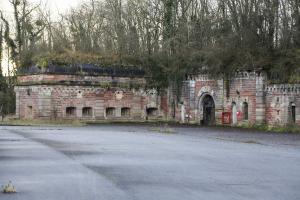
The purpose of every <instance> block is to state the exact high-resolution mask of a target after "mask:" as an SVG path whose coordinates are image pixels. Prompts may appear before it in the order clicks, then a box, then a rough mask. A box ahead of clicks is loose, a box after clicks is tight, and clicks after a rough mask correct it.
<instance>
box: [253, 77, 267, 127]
mask: <svg viewBox="0 0 300 200" xmlns="http://www.w3.org/2000/svg"><path fill="white" fill-rule="evenodd" d="M265 81H266V78H265V76H264V75H263V74H261V73H259V74H257V75H256V105H255V116H256V118H255V121H256V123H258V124H263V123H266V100H265V99H266V95H265V91H264V90H265Z"/></svg>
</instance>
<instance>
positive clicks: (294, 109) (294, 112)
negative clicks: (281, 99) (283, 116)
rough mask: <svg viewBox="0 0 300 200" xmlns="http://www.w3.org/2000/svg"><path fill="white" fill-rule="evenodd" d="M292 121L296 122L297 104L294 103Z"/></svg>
mask: <svg viewBox="0 0 300 200" xmlns="http://www.w3.org/2000/svg"><path fill="white" fill-rule="evenodd" d="M292 123H296V106H295V105H292Z"/></svg>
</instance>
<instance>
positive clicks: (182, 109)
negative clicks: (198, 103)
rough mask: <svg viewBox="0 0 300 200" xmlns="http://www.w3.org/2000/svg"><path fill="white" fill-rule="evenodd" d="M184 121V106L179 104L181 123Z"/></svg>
mask: <svg viewBox="0 0 300 200" xmlns="http://www.w3.org/2000/svg"><path fill="white" fill-rule="evenodd" d="M184 122H185V106H184V105H183V104H182V105H181V123H184Z"/></svg>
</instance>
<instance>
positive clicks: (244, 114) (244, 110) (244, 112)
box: [243, 102, 249, 120]
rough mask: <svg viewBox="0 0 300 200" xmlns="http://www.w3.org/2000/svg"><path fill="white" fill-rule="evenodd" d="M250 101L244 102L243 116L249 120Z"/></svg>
mask: <svg viewBox="0 0 300 200" xmlns="http://www.w3.org/2000/svg"><path fill="white" fill-rule="evenodd" d="M248 113H249V112H248V103H247V102H244V103H243V116H244V120H248V119H249V114H248Z"/></svg>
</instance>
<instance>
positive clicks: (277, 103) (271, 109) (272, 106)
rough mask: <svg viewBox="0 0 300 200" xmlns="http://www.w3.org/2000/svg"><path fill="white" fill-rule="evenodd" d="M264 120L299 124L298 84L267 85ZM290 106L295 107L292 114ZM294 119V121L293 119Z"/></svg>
mask: <svg viewBox="0 0 300 200" xmlns="http://www.w3.org/2000/svg"><path fill="white" fill-rule="evenodd" d="M265 92H266V122H267V123H268V124H271V125H286V124H298V125H300V85H299V84H298V85H288V84H286V85H269V86H268V87H267V88H266V89H265ZM292 107H294V108H295V115H294V116H293V113H292ZM294 120H295V121H294Z"/></svg>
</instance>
